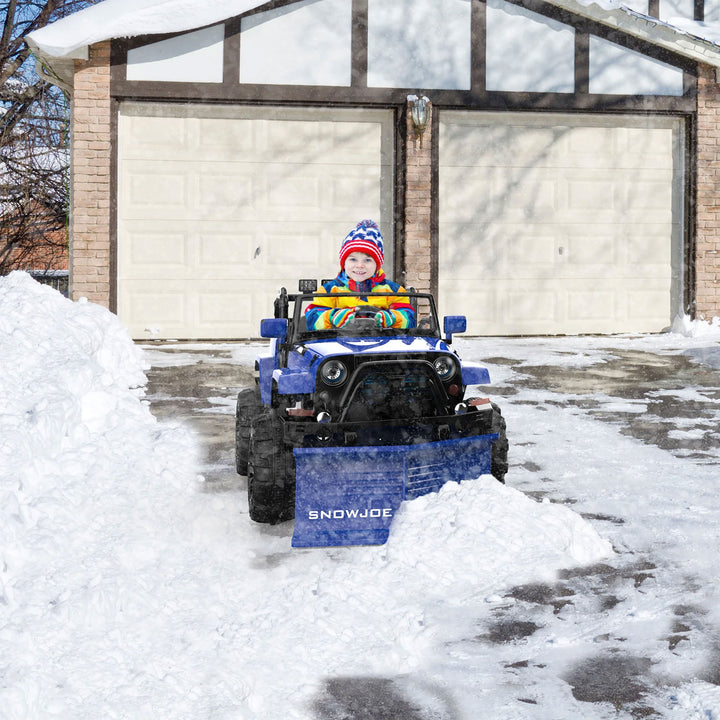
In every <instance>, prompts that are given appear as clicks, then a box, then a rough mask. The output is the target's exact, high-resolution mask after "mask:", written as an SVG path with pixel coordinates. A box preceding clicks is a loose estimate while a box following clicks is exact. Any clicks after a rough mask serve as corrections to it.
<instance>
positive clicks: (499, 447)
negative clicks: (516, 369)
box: [465, 398, 509, 483]
mask: <svg viewBox="0 0 720 720" xmlns="http://www.w3.org/2000/svg"><path fill="white" fill-rule="evenodd" d="M470 400H477V398H467V400H466V401H465V402H470ZM490 405H491V406H492V411H491V412H492V420H491V421H490V432H491V433H497V436H498V439H497V440H496V441H495V442H494V443H493V445H492V449H491V451H490V474H491V475H492V476H493V477H494V478H495V479H496V480H498V481H499V482H501V483H504V482H505V475H506V474H507V471H508V447H509V444H508V439H507V433H506V430H505V418H504V417H503V416H502V412H501V410H500V408H499V407H498V406H497V405H496V404H495V403H490ZM470 407H471V408H473V406H472V405H471V406H470ZM474 411H475V412H487V410H482V411H477V410H474Z"/></svg>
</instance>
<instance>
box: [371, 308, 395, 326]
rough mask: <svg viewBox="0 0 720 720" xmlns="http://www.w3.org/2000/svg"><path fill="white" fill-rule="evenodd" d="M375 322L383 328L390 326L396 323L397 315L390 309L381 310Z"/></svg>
mask: <svg viewBox="0 0 720 720" xmlns="http://www.w3.org/2000/svg"><path fill="white" fill-rule="evenodd" d="M375 324H376V325H377V326H378V327H381V328H389V327H392V326H393V325H394V324H395V316H394V315H393V314H392V313H391V312H390V311H389V310H379V311H378V312H377V314H376V315H375Z"/></svg>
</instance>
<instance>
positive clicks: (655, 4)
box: [648, 0, 660, 18]
mask: <svg viewBox="0 0 720 720" xmlns="http://www.w3.org/2000/svg"><path fill="white" fill-rule="evenodd" d="M648 15H649V16H650V17H654V18H659V17H660V0H648Z"/></svg>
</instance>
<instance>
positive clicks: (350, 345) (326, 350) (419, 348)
mask: <svg viewBox="0 0 720 720" xmlns="http://www.w3.org/2000/svg"><path fill="white" fill-rule="evenodd" d="M297 347H304V348H305V349H306V351H310V352H311V353H312V354H313V355H314V356H315V357H317V358H321V359H322V358H326V357H332V356H333V355H378V354H383V355H400V354H402V355H406V354H408V353H417V354H419V355H422V354H423V353H427V352H452V351H451V350H450V348H449V347H448V346H447V344H446V343H445V342H444V341H443V340H440V339H439V338H426V337H405V338H397V337H392V338H376V337H374V338H373V337H367V338H351V339H344V338H332V339H328V340H313V341H312V342H306V343H302V344H301V345H299V346H297Z"/></svg>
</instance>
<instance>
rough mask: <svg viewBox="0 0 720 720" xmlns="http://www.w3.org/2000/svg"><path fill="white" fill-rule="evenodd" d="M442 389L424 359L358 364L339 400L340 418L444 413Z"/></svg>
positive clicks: (393, 417)
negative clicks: (341, 410) (342, 410)
mask: <svg viewBox="0 0 720 720" xmlns="http://www.w3.org/2000/svg"><path fill="white" fill-rule="evenodd" d="M443 398H444V391H443V389H442V388H441V387H440V384H439V381H438V379H437V374H436V373H435V370H434V368H433V367H432V365H431V364H430V363H429V362H427V361H424V360H422V361H417V360H416V361H401V362H397V361H381V362H375V363H364V364H362V365H360V366H359V367H358V369H357V370H356V371H355V373H354V374H353V376H352V378H351V379H350V382H349V383H348V390H347V391H346V393H345V395H344V397H343V398H342V401H341V406H342V407H343V408H344V412H343V414H342V417H341V422H362V421H368V420H369V421H372V420H396V419H407V420H412V419H420V418H424V417H436V416H438V415H444V414H445V413H446V410H445V407H444V402H443Z"/></svg>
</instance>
